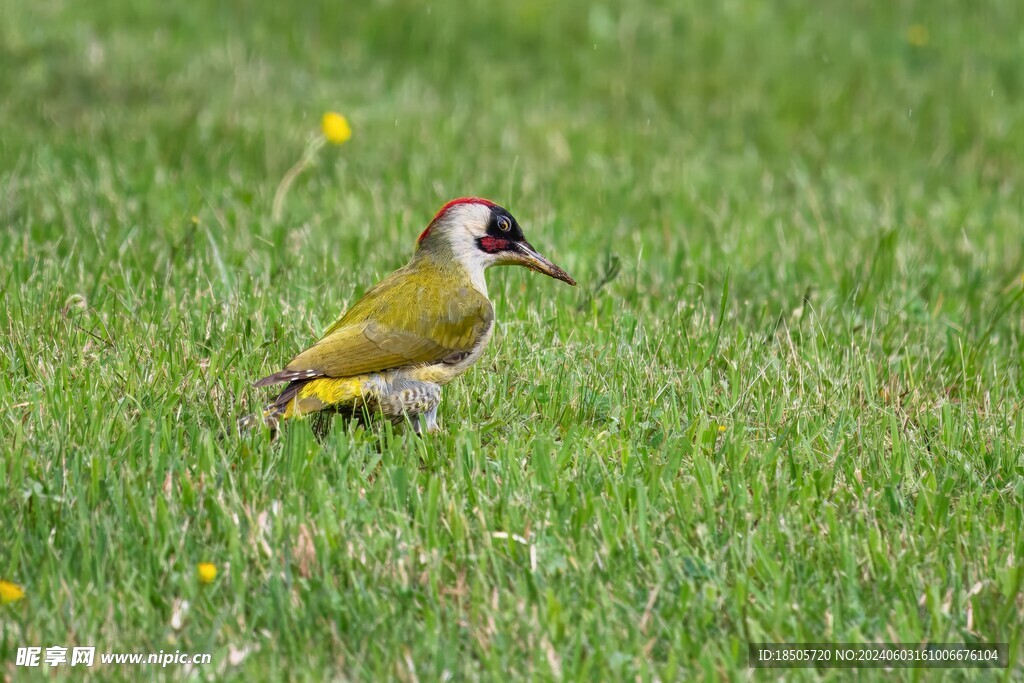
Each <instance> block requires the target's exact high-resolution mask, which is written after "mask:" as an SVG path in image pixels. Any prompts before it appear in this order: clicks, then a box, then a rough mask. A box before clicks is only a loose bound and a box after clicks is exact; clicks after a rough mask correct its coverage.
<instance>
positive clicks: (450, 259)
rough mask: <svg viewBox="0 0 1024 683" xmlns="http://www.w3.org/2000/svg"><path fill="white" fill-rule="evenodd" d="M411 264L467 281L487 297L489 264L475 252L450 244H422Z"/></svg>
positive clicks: (460, 280) (457, 279)
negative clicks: (485, 273) (486, 277)
mask: <svg viewBox="0 0 1024 683" xmlns="http://www.w3.org/2000/svg"><path fill="white" fill-rule="evenodd" d="M409 266H410V267H412V268H417V269H420V268H422V269H429V270H432V271H434V272H437V273H441V274H443V275H445V276H447V277H450V278H452V279H453V280H455V281H459V282H467V283H469V284H470V285H471V286H472V287H473V289H475V290H476V291H478V292H480V293H481V294H483V295H484V296H485V297H487V280H486V279H485V278H484V271H485V270H486V269H487V264H486V263H485V262H484V261H483V260H482V259H480V258H477V257H476V254H473V253H468V254H467V253H460V251H459V250H456V249H453V248H451V247H450V246H449V245H420V247H419V249H417V250H416V253H415V254H414V255H413V257H412V261H411V262H410V263H409Z"/></svg>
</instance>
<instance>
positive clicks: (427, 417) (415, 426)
mask: <svg viewBox="0 0 1024 683" xmlns="http://www.w3.org/2000/svg"><path fill="white" fill-rule="evenodd" d="M439 405H441V392H440V391H438V392H437V403H435V404H434V407H433V408H431V409H430V410H428V411H426V412H423V413H420V414H419V415H418V416H417V419H416V420H414V421H413V423H412V430H413V431H414V432H416V434H422V433H423V429H424V428H426V430H427V434H433V433H434V432H439V431H441V428H440V427H438V426H437V407H438V406H439Z"/></svg>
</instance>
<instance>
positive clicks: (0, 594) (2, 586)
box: [0, 579, 25, 605]
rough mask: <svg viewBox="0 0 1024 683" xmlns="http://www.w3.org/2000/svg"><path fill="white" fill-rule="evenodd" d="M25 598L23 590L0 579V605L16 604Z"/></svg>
mask: <svg viewBox="0 0 1024 683" xmlns="http://www.w3.org/2000/svg"><path fill="white" fill-rule="evenodd" d="M23 597H25V590H24V589H23V588H22V587H21V586H19V585H18V584H16V583H11V582H10V581H4V580H3V579H0V605H6V604H7V603H9V602H16V601H18V600H21V599H22V598H23Z"/></svg>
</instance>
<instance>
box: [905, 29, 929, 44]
mask: <svg viewBox="0 0 1024 683" xmlns="http://www.w3.org/2000/svg"><path fill="white" fill-rule="evenodd" d="M907 42H908V43H910V44H911V45H913V46H914V47H924V46H925V45H927V44H928V29H926V28H925V27H924V26H922V25H921V24H911V25H910V26H909V27H908V28H907Z"/></svg>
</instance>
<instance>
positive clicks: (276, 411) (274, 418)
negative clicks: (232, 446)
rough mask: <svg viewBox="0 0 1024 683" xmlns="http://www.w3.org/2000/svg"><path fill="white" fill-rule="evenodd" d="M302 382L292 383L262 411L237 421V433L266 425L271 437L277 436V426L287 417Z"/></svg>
mask: <svg viewBox="0 0 1024 683" xmlns="http://www.w3.org/2000/svg"><path fill="white" fill-rule="evenodd" d="M305 383H306V382H304V381H299V382H292V383H291V384H289V385H288V386H287V387H285V390H284V391H282V392H281V393H280V394H278V395H277V398H275V399H274V400H273V401H271V402H270V403H268V404H267V405H266V406H265V407H264V408H263V410H262V411H260V412H258V413H253V414H252V415H246V416H245V417H243V418H241V419H239V420H238V431H239V433H242V432H247V431H249V430H250V429H252V428H254V427H257V426H259V425H261V424H262V425H266V426H267V428H268V429H270V434H271V437H274V436H276V435H277V426H278V424H279V423H280V422H281V420H282V419H283V418H286V417H288V413H289V410H288V407H289V404H291V402H292V401H293V400H294V399H295V397H296V396H297V395H298V393H299V389H301V388H302V385H303V384H305Z"/></svg>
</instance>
